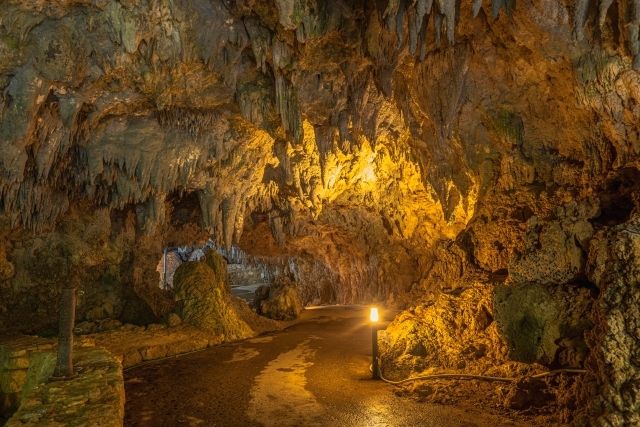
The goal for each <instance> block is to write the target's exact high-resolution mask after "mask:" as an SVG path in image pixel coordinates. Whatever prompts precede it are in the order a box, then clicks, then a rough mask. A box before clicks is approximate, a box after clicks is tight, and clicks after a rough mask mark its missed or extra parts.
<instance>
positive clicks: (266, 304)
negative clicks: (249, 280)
mask: <svg viewBox="0 0 640 427" xmlns="http://www.w3.org/2000/svg"><path fill="white" fill-rule="evenodd" d="M256 295H257V294H256ZM259 304H260V310H259V311H258V312H259V313H260V314H262V315H264V316H267V317H269V318H271V319H276V320H294V319H296V318H297V317H298V315H299V314H300V313H301V312H302V310H303V309H304V306H303V304H302V299H300V295H299V293H298V287H297V286H296V284H295V283H294V282H292V281H289V280H280V281H278V282H277V283H274V284H273V285H271V286H270V288H269V291H268V295H267V296H266V297H264V298H262V299H260V301H259Z"/></svg>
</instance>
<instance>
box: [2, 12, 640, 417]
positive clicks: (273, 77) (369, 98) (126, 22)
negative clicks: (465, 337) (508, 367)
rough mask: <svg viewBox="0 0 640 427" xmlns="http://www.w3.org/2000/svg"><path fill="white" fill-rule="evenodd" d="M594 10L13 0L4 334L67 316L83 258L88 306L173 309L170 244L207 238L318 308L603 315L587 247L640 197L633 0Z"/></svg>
mask: <svg viewBox="0 0 640 427" xmlns="http://www.w3.org/2000/svg"><path fill="white" fill-rule="evenodd" d="M588 3H589V2H586V1H579V2H564V1H561V0H545V1H541V2H538V1H519V2H515V1H495V2H488V1H485V2H482V1H473V2H471V1H463V2H455V1H449V0H447V1H444V0H443V1H435V2H431V1H423V0H419V1H415V2H411V1H405V0H394V1H389V2H387V1H378V2H373V4H372V2H363V1H362V2H359V1H356V2H351V1H335V2H325V1H319V0H282V1H280V0H279V1H276V2H262V1H251V0H244V1H242V0H237V1H233V2H228V1H222V0H214V1H208V0H207V1H205V0H196V1H190V2H187V1H173V2H169V1H158V2H150V3H149V4H147V3H146V2H135V1H119V2H118V1H113V0H100V1H95V2H88V1H86V2H85V1H75V2H70V1H66V0H56V1H48V2H45V1H40V0H29V1H17V0H15V1H14V0H9V1H7V2H4V4H3V8H2V10H1V11H0V177H1V178H0V204H1V206H2V209H3V212H2V216H1V218H0V235H1V236H2V239H1V241H0V327H3V328H18V329H21V330H23V331H28V332H43V331H46V330H47V328H49V327H50V326H51V325H53V324H55V301H56V298H57V295H58V289H59V287H60V285H61V283H62V282H64V281H65V280H67V279H66V274H67V273H66V272H67V271H68V265H69V263H71V264H73V265H78V266H80V267H81V271H82V272H83V273H82V275H83V277H82V282H83V289H82V291H83V292H84V294H83V296H82V297H81V300H80V306H79V315H80V316H79V317H80V319H83V318H91V319H98V318H100V317H115V318H120V319H122V320H125V321H129V322H137V323H145V322H148V321H150V320H151V319H153V318H157V317H159V316H163V315H165V314H166V313H167V312H169V311H170V310H172V309H173V304H174V303H173V297H172V296H171V295H167V294H166V293H165V292H163V291H161V290H160V289H158V287H157V283H158V276H157V272H156V271H155V267H156V264H157V262H158V259H159V258H160V256H161V253H162V249H163V247H165V246H173V245H183V244H191V243H193V242H198V243H202V242H203V241H204V240H205V239H206V238H207V237H209V236H213V238H214V239H215V240H216V242H217V243H218V244H220V245H226V246H229V245H231V244H234V243H235V244H238V245H239V246H240V247H241V248H242V249H243V250H245V251H246V252H247V253H249V254H252V255H254V256H256V257H260V258H261V259H262V260H263V261H264V262H266V263H271V264H273V265H275V266H290V267H291V268H290V270H293V271H291V272H292V273H294V275H295V277H296V280H297V282H298V286H299V287H300V295H301V297H302V298H303V300H304V302H305V303H311V302H314V303H317V302H320V303H321V302H341V303H350V302H363V301H369V300H372V299H381V300H384V301H387V302H389V303H390V302H397V303H400V304H407V303H409V302H415V301H417V300H418V299H419V298H420V297H422V296H424V295H425V294H426V293H427V292H439V290H441V289H447V290H449V291H452V290H453V291H454V290H456V289H457V288H466V287H469V286H470V285H471V284H476V283H480V284H483V285H484V286H486V287H487V289H489V290H490V292H492V291H493V289H494V287H495V286H496V285H497V284H499V286H504V287H507V288H509V287H514V289H518V290H520V289H526V287H527V286H528V285H535V286H536V288H535V289H544V291H540V292H542V294H544V295H545V296H549V298H551V300H555V299H557V300H562V301H557V304H556V306H557V307H565V304H566V303H567V301H566V300H567V298H568V301H569V302H568V307H569V309H568V310H569V311H571V310H575V312H574V313H571V314H570V315H568V317H569V318H571V317H572V316H577V317H580V315H582V314H583V313H580V310H587V311H589V312H591V311H590V309H587V308H585V307H590V306H591V305H590V304H591V303H594V302H595V304H594V305H593V306H594V307H595V308H594V309H593V310H594V313H596V312H598V313H605V314H598V315H596V314H594V315H593V316H595V317H593V318H592V319H591V320H593V322H595V323H598V322H601V320H602V319H603V318H605V317H606V316H607V314H606V313H607V312H608V310H610V309H611V307H612V305H611V304H609V303H607V304H605V305H602V304H600V303H599V302H600V300H599V299H598V300H596V294H597V293H598V292H597V291H598V289H600V284H599V283H598V280H596V279H594V278H593V277H592V275H590V273H588V272H589V271H590V270H589V269H588V268H587V264H588V259H589V257H588V256H587V254H588V253H590V247H591V246H592V241H593V238H594V235H600V234H598V233H606V232H607V231H606V230H608V229H609V228H610V227H615V226H619V224H623V223H625V222H626V221H627V220H628V219H629V217H630V215H631V213H632V211H634V209H636V201H637V198H636V196H635V192H636V191H637V190H636V188H637V185H638V183H640V173H638V169H637V163H638V144H639V143H640V141H639V135H640V129H639V123H640V122H638V120H637V117H639V115H640V110H639V109H640V75H639V74H638V72H637V71H635V70H634V65H635V68H638V46H639V42H638V22H640V19H638V18H637V14H638V13H640V7H639V5H638V4H637V2H636V1H622V0H619V1H615V2H611V1H602V2H599V3H598V7H597V8H595V7H591V8H589V7H588ZM452 24H455V25H452ZM598 242H601V243H602V242H604V240H602V239H600V240H598ZM599 244H600V243H599ZM602 244H604V245H605V246H606V243H602ZM616 286H618V285H616ZM620 286H622V285H620ZM556 288H557V289H556ZM536 292H537V291H536ZM536 292H534V291H523V292H522V295H525V296H526V295H529V293H530V294H531V295H533V294H536ZM629 292H632V293H633V291H629ZM508 294H509V295H512V293H508ZM583 294H589V295H591V296H590V297H584V298H586V299H587V300H584V298H583V297H582V296H581V297H580V303H576V304H572V303H571V298H570V297H567V295H569V296H570V295H583ZM483 295H484V294H483ZM501 295H503V294H501ZM589 298H591V299H590V300H589ZM599 298H603V296H602V292H600V297H599ZM525 300H526V297H525ZM500 301H503V302H504V301H507V306H508V302H509V301H512V299H509V298H506V299H504V300H502V299H501V300H500ZM513 301H520V299H519V298H516V299H515V300H513ZM525 302H526V301H525ZM525 302H523V303H522V304H524V306H526V304H525ZM552 305H553V304H552ZM497 307H498V306H497V305H496V308H497ZM598 310H600V311H598ZM503 313H509V307H507V308H506V311H504V312H503ZM531 313H539V315H540V316H542V317H544V316H546V315H547V314H548V313H547V312H544V310H542V311H540V310H537V309H536V310H534V309H531ZM543 313H547V314H543ZM491 315H492V316H493V313H491ZM532 315H533V314H532ZM603 316H604V317H603ZM590 317H591V316H590ZM496 319H497V320H496V321H498V320H500V319H503V320H502V323H503V324H502V328H503V332H504V333H503V335H504V336H505V337H508V336H509V332H507V331H513V330H514V329H513V324H512V323H511V321H510V320H508V319H513V321H514V322H516V323H517V322H522V319H516V318H515V317H513V316H510V315H507V316H505V317H500V315H499V313H496ZM505 319H506V320H505ZM538 320H539V319H538ZM538 320H536V321H532V324H534V325H535V324H537V323H536V322H538ZM525 323H526V322H525ZM585 327H586V326H585ZM539 329H540V328H533V329H532V330H539ZM542 329H544V328H542ZM552 329H553V328H552ZM579 332H580V331H577V332H576V331H572V332H571V334H570V335H571V336H570V337H569V336H568V335H567V336H564V335H563V334H565V333H560V332H553V331H552V332H549V331H547V330H546V329H544V331H543V332H541V333H542V335H544V336H545V337H547V338H549V337H555V334H557V333H560V335H561V336H560V338H559V339H560V341H559V342H567V340H568V341H572V340H573V339H574V338H575V339H577V340H578V341H582V339H581V338H580V336H579V335H580V333H579ZM536 333H537V332H536ZM608 333H609V332H607V328H606V327H603V329H602V330H601V331H600V332H598V334H599V335H598V337H599V338H597V339H595V338H594V339H593V340H588V342H589V345H590V346H592V348H593V346H595V347H596V348H599V346H602V345H604V344H603V343H606V342H607V338H606V336H607V334H608ZM549 334H550V335H549ZM534 335H535V334H534ZM565 335H566V334H565ZM536 336H537V335H536ZM576 336H577V338H576ZM512 338H513V337H512ZM516 338H517V337H516ZM547 338H545V340H546V339H547ZM564 338H567V340H564V341H563V339H564ZM505 339H507V338H505ZM549 339H551V338H549ZM635 339H636V340H637V336H636V337H635ZM516 341H518V340H517V339H516V340H515V341H514V340H512V341H510V342H511V345H512V346H515V347H518V348H520V350H522V349H525V350H523V351H524V353H522V352H520V351H518V350H517V349H515V351H514V349H513V348H512V349H511V352H510V354H511V355H512V357H517V356H513V355H517V354H521V355H522V354H525V355H526V357H525V358H529V359H535V360H538V361H543V362H545V363H548V362H549V360H550V359H551V358H552V356H551V355H550V354H549V352H550V351H556V350H557V349H556V348H555V347H554V346H553V345H551V344H547V345H546V347H544V348H543V349H542V350H540V348H537V347H536V348H533V347H530V346H529V347H528V344H529V343H527V342H524V343H518V344H517V345H516V344H514V343H515V342H516ZM525 341H526V340H525ZM507 342H509V340H508V339H507ZM583 344H584V343H578V344H576V345H575V346H573V345H572V344H568V345H569V347H570V348H569V347H568V348H564V347H562V345H564V344H562V345H559V347H560V351H561V352H562V351H564V353H562V354H565V355H571V354H574V355H575V354H578V353H576V351H577V350H576V349H577V348H579V347H581V346H582V345H583ZM565 350H566V351H565ZM574 350H576V351H574ZM558 354H560V353H558ZM553 357H555V356H553ZM558 357H560V356H558ZM562 357H564V356H562ZM566 357H569V359H571V360H574V361H575V360H578V359H579V358H577V359H576V357H577V356H576V357H573V356H566ZM580 357H582V356H580ZM594 357H595V356H594ZM629 357H631V356H629ZM563 360H564V359H563ZM580 360H581V359H580ZM563 363H564V362H563ZM566 363H568V362H566ZM636 399H637V398H636ZM625 405H626V404H625ZM625 408H627V406H625ZM618 410H619V409H615V410H614V409H607V411H611V412H612V413H613V412H615V411H618ZM625 410H626V409H625ZM620 411H622V410H621V409H620Z"/></svg>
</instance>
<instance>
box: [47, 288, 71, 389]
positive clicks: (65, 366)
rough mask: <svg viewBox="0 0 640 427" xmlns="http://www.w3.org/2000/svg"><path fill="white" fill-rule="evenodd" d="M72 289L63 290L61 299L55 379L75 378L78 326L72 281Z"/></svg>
mask: <svg viewBox="0 0 640 427" xmlns="http://www.w3.org/2000/svg"><path fill="white" fill-rule="evenodd" d="M70 285H71V286H70V287H65V288H63V289H62V295H61V297H60V317H59V323H58V327H59V330H58V361H57V363H56V369H55V371H54V373H53V377H52V378H53V379H57V380H65V379H71V378H73V377H75V375H76V373H75V372H74V370H73V329H74V327H75V324H76V286H75V280H73V279H72V280H71V283H70Z"/></svg>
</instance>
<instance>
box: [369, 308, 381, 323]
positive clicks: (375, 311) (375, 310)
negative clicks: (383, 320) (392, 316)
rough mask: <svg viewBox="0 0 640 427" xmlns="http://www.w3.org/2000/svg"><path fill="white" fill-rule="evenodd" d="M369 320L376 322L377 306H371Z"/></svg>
mask: <svg viewBox="0 0 640 427" xmlns="http://www.w3.org/2000/svg"><path fill="white" fill-rule="evenodd" d="M369 320H371V321H372V322H377V321H378V320H379V316H378V308H377V307H371V312H370V313H369Z"/></svg>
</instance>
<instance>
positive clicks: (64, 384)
mask: <svg viewBox="0 0 640 427" xmlns="http://www.w3.org/2000/svg"><path fill="white" fill-rule="evenodd" d="M48 355H49V357H48V358H45V359H43V360H42V361H41V363H40V365H39V366H37V367H35V366H34V367H32V368H33V369H37V370H38V371H39V372H38V374H39V375H40V378H39V379H37V380H34V383H33V384H32V386H31V387H30V388H29V390H28V391H27V392H26V393H25V396H24V397H23V399H22V402H21V404H20V408H19V409H18V411H17V412H16V413H15V414H14V415H13V416H12V417H11V418H10V419H9V421H8V422H7V424H6V426H7V427H17V426H51V427H53V426H60V425H65V426H86V425H93V426H103V427H121V426H122V425H123V419H124V380H123V378H122V364H121V362H120V360H119V359H117V358H116V357H114V356H113V354H111V353H109V352H108V351H107V350H105V349H103V348H90V349H83V350H80V351H77V352H76V354H75V357H74V359H75V367H76V369H77V370H78V376H77V377H76V378H74V379H72V380H68V381H47V378H48V377H49V376H50V375H51V374H52V373H53V370H54V368H55V362H56V359H55V354H53V353H48Z"/></svg>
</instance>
